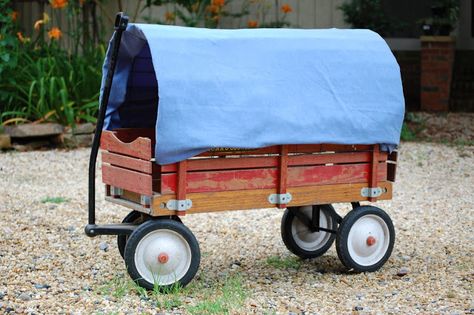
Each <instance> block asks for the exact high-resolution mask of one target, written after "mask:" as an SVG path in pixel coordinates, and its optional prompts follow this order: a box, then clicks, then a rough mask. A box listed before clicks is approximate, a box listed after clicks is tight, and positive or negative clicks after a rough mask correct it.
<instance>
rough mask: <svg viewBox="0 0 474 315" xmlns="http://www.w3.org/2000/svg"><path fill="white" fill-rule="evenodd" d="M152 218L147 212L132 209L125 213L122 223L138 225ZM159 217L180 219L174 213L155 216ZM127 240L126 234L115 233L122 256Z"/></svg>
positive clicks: (179, 220)
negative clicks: (169, 215) (168, 215)
mask: <svg viewBox="0 0 474 315" xmlns="http://www.w3.org/2000/svg"><path fill="white" fill-rule="evenodd" d="M152 218H153V217H151V216H149V215H148V214H145V213H143V212H140V211H136V210H133V211H131V212H130V213H129V214H127V216H126V217H125V218H124V219H123V220H122V223H136V224H137V225H138V224H141V223H143V222H145V221H148V220H150V219H152ZM160 218H166V219H168V218H171V219H173V220H175V221H178V222H180V223H181V219H180V218H179V217H178V216H175V215H174V216H171V217H157V218H156V219H160ZM127 240H128V235H117V247H118V250H119V253H120V256H122V258H123V255H124V253H125V245H126V244H127Z"/></svg>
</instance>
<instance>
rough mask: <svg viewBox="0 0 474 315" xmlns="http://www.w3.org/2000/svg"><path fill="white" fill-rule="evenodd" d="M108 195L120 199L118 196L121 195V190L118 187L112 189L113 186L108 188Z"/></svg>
mask: <svg viewBox="0 0 474 315" xmlns="http://www.w3.org/2000/svg"><path fill="white" fill-rule="evenodd" d="M110 195H111V196H112V197H120V196H122V195H123V189H122V188H118V187H114V186H110Z"/></svg>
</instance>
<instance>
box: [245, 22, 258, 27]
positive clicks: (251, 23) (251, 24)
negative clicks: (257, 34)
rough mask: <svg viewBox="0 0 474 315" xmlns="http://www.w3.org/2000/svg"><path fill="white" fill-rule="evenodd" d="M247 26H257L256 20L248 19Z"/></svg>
mask: <svg viewBox="0 0 474 315" xmlns="http://www.w3.org/2000/svg"><path fill="white" fill-rule="evenodd" d="M247 26H248V27H249V28H256V27H257V26H258V21H248V22H247Z"/></svg>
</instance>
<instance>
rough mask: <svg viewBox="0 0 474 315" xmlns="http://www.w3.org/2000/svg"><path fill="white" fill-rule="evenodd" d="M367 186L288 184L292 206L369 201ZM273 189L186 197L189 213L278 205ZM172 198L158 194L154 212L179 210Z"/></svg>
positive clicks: (388, 189) (386, 185)
mask: <svg viewBox="0 0 474 315" xmlns="http://www.w3.org/2000/svg"><path fill="white" fill-rule="evenodd" d="M364 187H367V183H359V184H338V185H322V186H305V187H294V188H288V192H289V193H291V194H292V196H293V200H292V201H291V203H290V204H291V205H292V206H303V205H316V204H327V203H338V202H355V201H364V200H365V201H366V200H367V198H365V197H362V196H361V189H362V188H364ZM379 187H381V188H382V189H383V193H382V195H381V196H380V197H378V199H379V200H388V199H391V198H392V183H391V182H387V181H384V182H379ZM273 193H275V189H254V190H237V191H219V192H208V193H188V194H187V195H186V197H187V198H189V199H191V200H192V201H193V206H192V207H191V208H190V209H189V210H187V211H186V213H187V214H192V213H201V212H214V211H227V210H246V209H261V208H271V207H275V205H273V204H270V203H269V202H268V196H269V195H270V194H273ZM171 199H174V195H161V194H155V196H154V197H153V202H152V207H151V209H150V214H151V215H153V216H165V215H175V214H177V213H176V211H173V210H168V209H167V208H166V203H167V202H168V201H169V200H171Z"/></svg>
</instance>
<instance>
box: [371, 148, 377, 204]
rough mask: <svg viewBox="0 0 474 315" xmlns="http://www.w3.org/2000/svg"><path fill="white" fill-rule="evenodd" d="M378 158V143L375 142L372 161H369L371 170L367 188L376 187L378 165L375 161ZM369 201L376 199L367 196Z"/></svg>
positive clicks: (375, 199)
mask: <svg viewBox="0 0 474 315" xmlns="http://www.w3.org/2000/svg"><path fill="white" fill-rule="evenodd" d="M378 159H379V145H378V144H376V145H374V146H373V149H372V161H371V163H370V165H371V170H370V175H369V188H375V187H377V181H378V176H377V174H378V166H379V163H378V162H377V161H378ZM369 201H371V202H374V201H377V198H375V197H369Z"/></svg>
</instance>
